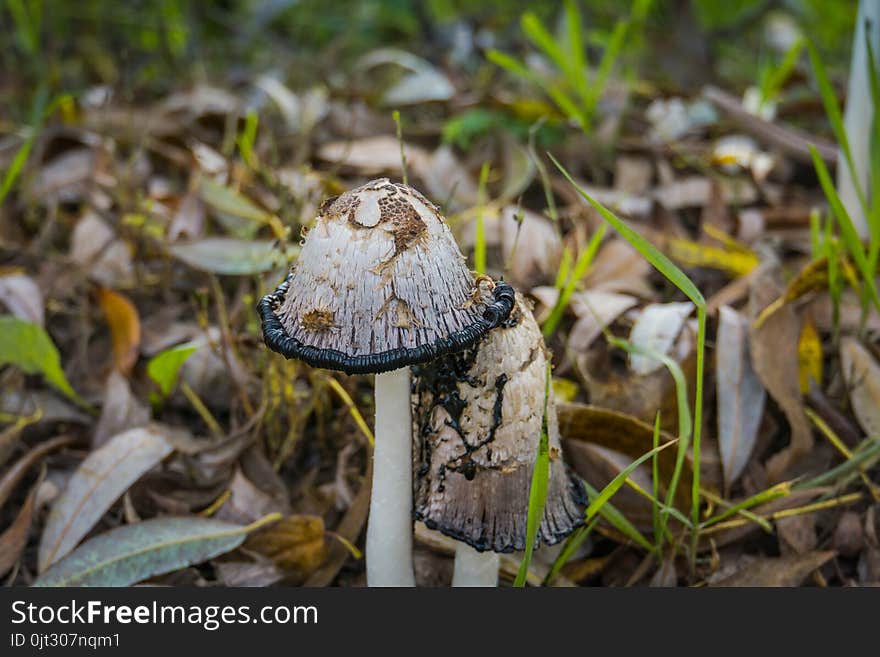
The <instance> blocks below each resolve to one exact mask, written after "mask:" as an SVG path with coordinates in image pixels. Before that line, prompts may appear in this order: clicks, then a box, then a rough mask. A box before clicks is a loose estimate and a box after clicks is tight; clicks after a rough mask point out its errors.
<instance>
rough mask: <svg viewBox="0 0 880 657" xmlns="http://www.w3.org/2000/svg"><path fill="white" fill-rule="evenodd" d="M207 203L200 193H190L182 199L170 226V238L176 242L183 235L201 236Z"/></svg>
mask: <svg viewBox="0 0 880 657" xmlns="http://www.w3.org/2000/svg"><path fill="white" fill-rule="evenodd" d="M205 214H206V213H205V204H204V202H203V201H202V199H201V198H200V197H199V195H198V194H196V193H194V192H190V193H188V194H187V195H186V196H184V197H183V199H182V200H181V201H180V205H178V206H177V211H176V212H175V213H174V217H173V218H172V219H171V223H170V224H169V226H168V240H169V241H171V242H176V241H177V240H179V239H180V238H181V237H182V236H184V235H185V236H186V237H188V238H190V239H195V238H198V237H201V235H202V232H203V231H204V228H205Z"/></svg>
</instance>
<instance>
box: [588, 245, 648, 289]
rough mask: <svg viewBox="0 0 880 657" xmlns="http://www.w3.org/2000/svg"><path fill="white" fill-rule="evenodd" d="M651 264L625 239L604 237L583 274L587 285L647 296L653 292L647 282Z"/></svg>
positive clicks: (593, 287) (591, 287)
mask: <svg viewBox="0 0 880 657" xmlns="http://www.w3.org/2000/svg"><path fill="white" fill-rule="evenodd" d="M650 272H651V264H650V263H649V262H648V261H647V260H645V259H644V258H643V257H642V255H641V254H640V253H639V252H638V251H636V250H635V249H634V248H633V247H632V246H630V245H629V243H628V242H627V241H626V240H623V239H620V238H612V239H608V240H605V242H604V243H603V244H602V246H601V247H600V248H599V252H598V253H597V254H596V257H595V259H594V260H593V264H592V266H591V267H590V271H589V272H587V275H586V277H585V278H584V285H585V286H586V288H587V289H589V290H593V291H597V290H603V291H605V292H621V293H628V294H633V295H635V296H637V297H640V298H643V299H650V298H652V297H653V295H654V292H653V290H652V289H651V286H650V285H648V280H647V278H648V275H649V273H650Z"/></svg>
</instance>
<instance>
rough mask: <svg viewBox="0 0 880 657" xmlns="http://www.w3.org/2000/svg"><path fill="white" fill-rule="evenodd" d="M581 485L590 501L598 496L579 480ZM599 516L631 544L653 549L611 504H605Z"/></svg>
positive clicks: (585, 483) (588, 485) (596, 492)
mask: <svg viewBox="0 0 880 657" xmlns="http://www.w3.org/2000/svg"><path fill="white" fill-rule="evenodd" d="M581 483H582V484H583V486H584V490H586V491H587V497H588V498H589V499H590V500H593V499H595V498H596V496H598V495H599V491H598V490H596V489H595V488H593V487H592V486H590V484H588V483H587V482H586V481H584V480H583V479H581ZM599 516H601V517H602V518H603V519H604V520H605V521H606V522H607V523H608V524H609V525H611V526H612V527H614V529H616V530H617V531H619V532H620V533H621V534H623V535H624V536H626V537H627V538H628V539H629V540H631V541H632V542H633V543H635V544H636V545H638V546H639V547H641V548H644V549H645V550H647V551H648V552H650V551H651V550H653V549H654V546H653V545H651V543H650V542H649V541H648V539H647V538H645V537H644V535H643V534H642V532H640V531H639V530H638V528H637V527H636V526H635V525H634V524H632V523H631V522H630V521H629V520H627V518H626V516H625V515H623V513H621V512H620V510H619V509H618V508H617V507H616V506H614V505H613V504H612V503H611V502H606V503H605V504H604V505H603V506H602V508H601V509H599Z"/></svg>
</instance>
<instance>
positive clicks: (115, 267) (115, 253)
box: [70, 211, 134, 288]
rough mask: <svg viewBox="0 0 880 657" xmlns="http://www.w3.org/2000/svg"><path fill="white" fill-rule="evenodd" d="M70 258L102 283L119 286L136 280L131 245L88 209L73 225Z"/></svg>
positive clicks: (127, 284)
mask: <svg viewBox="0 0 880 657" xmlns="http://www.w3.org/2000/svg"><path fill="white" fill-rule="evenodd" d="M70 259H71V260H73V262H75V263H76V264H78V265H79V266H80V267H82V268H84V269H85V270H86V271H87V272H88V274H89V277H90V278H92V279H93V280H95V281H97V282H98V283H100V284H101V285H105V286H108V287H116V288H120V287H121V288H126V287H130V286H131V285H132V284H133V283H134V265H133V264H132V256H131V247H130V246H129V245H128V244H127V243H125V242H123V241H122V240H120V239H118V238H117V237H116V233H114V232H113V230H112V229H111V228H110V227H109V226H108V225H107V224H106V222H105V221H104V220H103V219H101V218H100V217H99V216H98V215H97V214H95V213H94V212H91V211H89V212H87V213H86V214H85V215H83V216H82V217H81V218H80V220H79V221H77V222H76V226H75V227H74V229H73V234H72V235H71V238H70Z"/></svg>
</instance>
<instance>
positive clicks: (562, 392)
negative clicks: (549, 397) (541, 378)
mask: <svg viewBox="0 0 880 657" xmlns="http://www.w3.org/2000/svg"><path fill="white" fill-rule="evenodd" d="M578 389H579V388H578V384H577V383H575V382H574V381H572V380H571V379H562V378H559V377H556V376H554V377H553V398H554V399H555V400H556V401H557V402H570V401H574V399H575V397H577V394H578Z"/></svg>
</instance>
